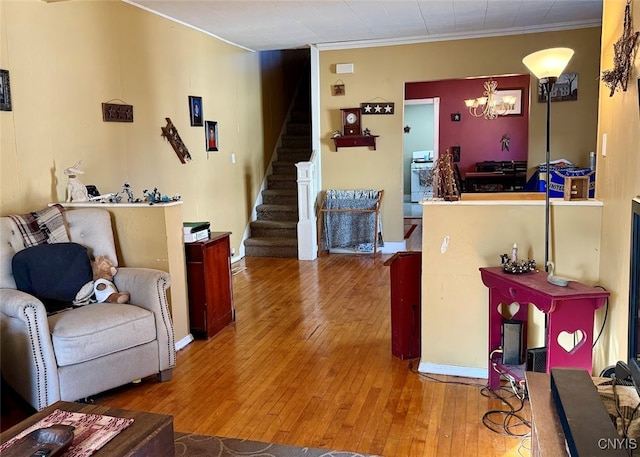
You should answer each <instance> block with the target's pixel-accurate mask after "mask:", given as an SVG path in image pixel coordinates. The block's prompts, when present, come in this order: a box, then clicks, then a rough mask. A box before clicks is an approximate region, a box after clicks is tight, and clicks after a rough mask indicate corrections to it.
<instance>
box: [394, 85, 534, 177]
mask: <svg viewBox="0 0 640 457" xmlns="http://www.w3.org/2000/svg"><path fill="white" fill-rule="evenodd" d="M529 78H530V77H529V75H517V76H496V77H493V79H494V80H495V81H497V83H498V90H501V89H522V115H519V116H515V115H514V116H500V117H499V118H498V119H493V120H487V119H484V118H482V117H474V116H472V115H471V114H470V113H469V110H468V108H467V107H466V106H465V104H464V100H465V99H467V98H477V97H481V96H482V93H483V92H484V87H483V84H484V82H485V81H487V79H488V78H474V79H451V80H444V81H429V82H415V83H407V84H406V85H405V100H413V99H421V98H434V97H440V143H439V149H440V152H441V153H442V152H444V151H445V150H446V149H447V148H450V147H451V146H460V162H459V163H458V166H459V168H460V172H461V173H462V174H463V176H464V173H466V172H468V171H474V170H475V163H476V162H481V161H483V160H497V161H505V160H527V156H528V153H529V151H528V143H529ZM458 112H459V113H460V114H461V116H462V119H461V121H460V122H453V121H452V120H451V114H452V113H458ZM504 134H507V135H509V136H510V137H511V140H510V145H509V150H508V151H506V150H505V151H503V150H502V148H501V140H502V136H503V135H504Z"/></svg>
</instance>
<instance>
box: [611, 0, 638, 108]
mask: <svg viewBox="0 0 640 457" xmlns="http://www.w3.org/2000/svg"><path fill="white" fill-rule="evenodd" d="M639 35H640V32H635V33H633V26H632V24H631V3H630V2H629V1H627V6H626V7H625V9H624V30H623V32H622V36H621V37H620V39H619V40H618V41H616V42H615V43H614V45H613V54H614V55H613V69H612V70H605V71H603V72H602V78H601V79H602V81H603V82H604V84H605V86H607V87H608V88H609V89H611V92H610V93H609V97H613V94H614V93H615V91H616V90H617V89H619V88H621V89H622V90H623V91H624V92H626V91H627V84H628V83H629V75H630V73H631V62H632V61H633V58H632V56H633V53H634V51H635V48H636V44H637V42H638V36H639Z"/></svg>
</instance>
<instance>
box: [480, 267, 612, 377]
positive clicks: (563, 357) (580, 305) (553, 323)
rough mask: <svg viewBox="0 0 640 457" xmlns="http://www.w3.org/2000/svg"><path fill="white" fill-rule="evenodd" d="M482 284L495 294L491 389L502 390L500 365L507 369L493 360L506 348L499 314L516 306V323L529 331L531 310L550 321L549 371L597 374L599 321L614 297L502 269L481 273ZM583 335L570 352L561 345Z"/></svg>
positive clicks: (491, 298)
mask: <svg viewBox="0 0 640 457" xmlns="http://www.w3.org/2000/svg"><path fill="white" fill-rule="evenodd" d="M480 274H481V276H482V282H483V283H484V285H485V286H487V287H488V288H489V359H490V360H489V388H490V389H497V388H498V387H499V386H500V373H498V372H497V371H496V370H495V369H494V364H496V365H498V366H499V365H501V358H499V357H498V358H496V357H491V354H492V353H494V352H495V351H496V350H497V349H500V347H501V333H502V322H503V320H504V317H503V315H502V314H501V313H500V310H499V309H498V308H499V307H500V304H503V306H504V307H506V306H509V305H510V304H511V303H514V302H516V303H518V304H519V305H520V308H519V309H518V311H517V312H516V313H515V315H514V316H512V317H511V318H512V319H514V320H518V321H523V322H524V323H525V324H524V326H525V328H526V322H527V320H528V315H529V312H528V304H529V303H532V304H533V305H534V306H535V307H536V308H538V309H539V310H540V311H542V312H543V313H545V314H546V315H547V333H546V341H547V366H546V371H547V373H548V372H549V369H550V368H553V367H570V368H582V369H585V370H587V371H588V372H589V373H591V370H592V355H593V351H592V345H593V320H594V319H593V316H594V313H595V310H596V309H598V308H600V307H601V306H602V305H604V303H605V301H606V299H607V297H608V296H609V292H607V291H605V290H603V289H599V288H596V287H590V286H587V285H585V284H581V283H579V282H576V281H571V282H569V285H568V286H567V287H561V286H555V285H553V284H550V283H549V282H547V273H545V272H536V273H525V274H520V275H518V274H508V273H505V272H503V271H502V267H489V268H480ZM577 331H581V332H582V334H583V336H584V337H583V338H582V340H581V341H579V342H578V344H576V345H575V346H574V347H573V349H571V350H570V351H569V352H567V350H565V348H564V347H562V346H561V345H560V344H559V343H558V337H559V336H560V334H561V333H562V332H567V333H569V334H574V333H575V332H577Z"/></svg>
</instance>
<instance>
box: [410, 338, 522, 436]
mask: <svg viewBox="0 0 640 457" xmlns="http://www.w3.org/2000/svg"><path fill="white" fill-rule="evenodd" d="M497 351H499V352H502V351H501V350H500V349H498V350H496V351H494V352H497ZM492 354H493V353H492ZM494 369H495V364H494ZM409 370H410V371H411V372H412V373H416V374H418V375H419V376H420V377H422V378H425V379H428V380H430V381H435V382H440V383H443V384H455V385H461V386H468V387H478V388H480V395H482V396H483V397H487V398H497V399H499V400H500V401H501V402H502V403H504V404H506V405H508V407H509V410H489V411H487V412H485V413H484V415H483V416H482V424H483V425H484V426H485V427H486V428H488V429H489V430H491V431H492V432H494V433H498V434H500V435H503V436H510V437H527V436H529V435H530V433H531V432H530V429H531V422H530V421H528V420H527V419H525V418H524V417H522V416H521V415H520V414H519V413H520V411H522V409H523V408H524V402H525V400H526V398H527V395H526V390H525V386H524V382H520V383H518V382H516V380H515V378H514V377H513V376H511V375H509V374H508V373H505V372H501V375H504V376H505V377H506V378H507V379H508V380H509V383H510V387H511V390H508V389H506V388H505V387H501V388H500V389H498V390H506V391H507V392H510V393H511V395H510V396H509V397H505V396H503V395H500V394H499V393H498V392H496V391H494V390H491V389H489V388H488V387H487V386H486V384H480V383H474V382H463V381H451V380H442V379H438V378H436V377H433V376H430V375H428V374H425V373H420V372H419V371H418V370H417V367H416V368H414V366H413V360H411V361H409ZM512 398H517V399H518V401H519V405H515V406H514V405H513V404H512V403H511V402H510V401H508V399H512ZM495 415H498V416H502V420H501V421H499V422H498V421H496V420H494V419H493V416H495ZM523 426H524V427H527V428H528V429H529V430H528V431H527V432H526V433H517V432H514V431H513V430H514V429H517V428H521V427H523ZM521 446H522V443H521ZM525 449H526V448H525Z"/></svg>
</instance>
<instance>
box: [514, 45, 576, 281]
mask: <svg viewBox="0 0 640 457" xmlns="http://www.w3.org/2000/svg"><path fill="white" fill-rule="evenodd" d="M572 56H573V49H569V48H550V49H543V50H541V51H536V52H533V53H531V54H529V55H527V56H525V57H524V58H523V59H522V63H523V64H525V66H526V67H527V68H528V69H529V71H530V72H531V73H533V74H534V75H535V76H536V77H537V78H538V81H539V84H541V85H542V87H543V89H544V90H545V91H546V93H547V148H546V149H547V150H546V151H545V161H544V164H545V168H546V169H545V172H546V174H547V176H546V178H545V186H544V187H545V196H544V197H545V198H544V200H545V202H544V203H545V204H544V211H545V217H544V219H545V221H544V270H545V271H549V267H548V266H547V262H549V245H550V244H551V203H550V202H549V185H550V184H551V170H550V168H551V163H550V162H551V144H550V142H551V135H550V130H551V90H552V89H553V85H554V84H555V83H556V81H557V80H558V76H560V75H561V74H562V71H563V70H564V69H565V68H566V66H567V64H568V63H569V60H571V57H572Z"/></svg>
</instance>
